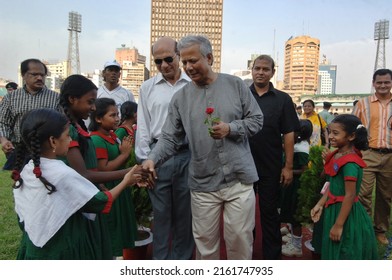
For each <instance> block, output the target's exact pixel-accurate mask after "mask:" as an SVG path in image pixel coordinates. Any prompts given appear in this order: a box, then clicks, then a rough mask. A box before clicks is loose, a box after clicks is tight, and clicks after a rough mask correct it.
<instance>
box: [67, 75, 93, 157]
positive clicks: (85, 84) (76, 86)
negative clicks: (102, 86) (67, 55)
mask: <svg viewBox="0 0 392 280" xmlns="http://www.w3.org/2000/svg"><path fill="white" fill-rule="evenodd" d="M94 89H95V90H97V89H98V88H97V86H96V85H95V84H94V83H93V82H92V81H90V80H89V79H87V78H86V77H84V76H82V75H71V76H69V77H68V78H66V79H65V81H64V82H63V84H62V86H61V89H60V105H61V107H62V108H63V110H64V114H65V115H66V116H67V117H68V120H69V121H70V123H71V125H73V126H74V127H75V128H76V124H75V123H74V122H73V120H72V118H71V114H70V112H69V106H70V103H69V98H70V97H76V98H81V97H82V96H83V95H85V94H86V93H88V92H89V91H91V90H94ZM77 124H79V125H80V126H81V127H82V128H83V129H84V130H86V131H87V127H86V125H85V123H84V121H83V120H82V119H80V120H77ZM78 143H79V148H80V153H81V154H82V156H83V157H85V156H86V154H85V153H86V151H87V149H88V142H87V139H86V138H85V137H84V136H83V135H81V134H79V137H78Z"/></svg>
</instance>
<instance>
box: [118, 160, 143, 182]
mask: <svg viewBox="0 0 392 280" xmlns="http://www.w3.org/2000/svg"><path fill="white" fill-rule="evenodd" d="M142 178H143V177H142V168H141V166H140V165H135V166H134V167H132V169H131V170H130V171H128V173H127V174H125V176H124V179H123V181H125V182H126V184H127V185H129V186H132V185H135V184H136V183H137V182H138V181H140V180H141V179H142Z"/></svg>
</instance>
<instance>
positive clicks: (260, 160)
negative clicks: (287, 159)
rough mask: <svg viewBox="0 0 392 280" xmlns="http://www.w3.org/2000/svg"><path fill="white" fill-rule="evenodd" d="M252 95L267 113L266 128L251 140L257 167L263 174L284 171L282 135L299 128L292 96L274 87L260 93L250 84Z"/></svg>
mask: <svg viewBox="0 0 392 280" xmlns="http://www.w3.org/2000/svg"><path fill="white" fill-rule="evenodd" d="M250 90H251V92H252V94H253V97H254V98H255V99H256V101H257V103H258V104H259V106H260V108H261V111H262V112H263V115H264V124H263V129H262V130H261V131H259V132H258V133H257V134H256V135H254V136H253V137H251V138H250V140H249V143H250V147H251V150H252V155H253V158H254V159H255V163H256V167H257V170H258V172H259V175H260V172H261V173H263V174H270V175H272V174H271V173H270V172H275V173H277V172H278V173H279V174H280V173H281V168H282V165H283V161H282V156H283V148H282V134H287V133H290V132H294V131H296V130H297V129H299V121H298V117H297V113H296V111H295V109H294V106H293V100H292V99H291V97H290V96H289V95H288V94H287V93H285V92H283V91H280V90H277V89H275V88H274V86H273V85H272V83H270V87H269V90H268V92H266V93H265V94H263V95H262V96H259V95H258V94H257V91H256V88H255V86H254V84H252V85H251V86H250Z"/></svg>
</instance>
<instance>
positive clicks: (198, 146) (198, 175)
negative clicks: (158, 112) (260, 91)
mask: <svg viewBox="0 0 392 280" xmlns="http://www.w3.org/2000/svg"><path fill="white" fill-rule="evenodd" d="M178 49H179V51H180V56H181V61H182V65H183V69H184V71H185V72H186V73H187V74H188V76H189V77H190V78H191V79H192V82H191V83H188V84H187V85H185V86H184V87H182V88H181V89H180V90H179V91H178V92H177V93H176V94H175V95H174V96H173V98H172V100H171V102H170V104H169V113H168V116H167V119H166V121H165V123H164V125H163V127H162V133H161V137H160V139H159V141H158V143H157V145H156V146H155V148H154V149H153V150H152V152H151V153H150V154H149V156H148V159H147V160H146V161H144V162H143V168H144V169H149V170H151V171H152V172H153V170H154V168H155V167H158V170H159V168H160V165H161V164H162V162H165V160H166V159H167V158H168V157H170V156H171V155H175V154H176V153H177V150H178V149H179V147H180V145H181V144H180V143H181V141H183V140H184V139H186V138H187V139H188V140H189V149H190V151H191V154H192V156H191V161H190V164H189V180H188V184H189V188H190V190H191V206H192V223H193V235H194V238H195V243H196V247H197V250H196V259H201V260H207V259H219V258H220V250H219V247H220V239H221V238H223V237H221V235H220V224H221V218H223V224H224V226H223V227H224V239H225V242H226V252H227V258H228V259H231V260H240V259H242V260H244V259H246V260H250V259H252V250H253V233H252V231H253V228H254V225H255V193H254V191H253V183H254V182H255V181H257V180H258V176H257V171H256V167H255V164H254V161H253V158H252V154H251V152H250V147H249V142H248V139H249V137H251V136H253V135H254V134H256V133H257V132H258V131H259V130H260V129H261V128H262V125H263V114H262V112H261V110H260V107H259V106H258V105H257V102H256V100H255V99H254V98H253V96H252V94H251V92H250V90H249V88H248V87H247V86H246V84H245V83H244V82H243V81H242V80H241V79H240V78H238V77H234V76H231V75H228V74H222V73H216V72H214V71H213V70H212V64H213V61H214V57H213V54H212V47H211V43H210V41H209V40H208V39H207V38H206V37H204V36H187V37H184V38H182V39H181V40H180V41H179V43H178ZM211 120H213V121H211ZM211 122H212V126H210V125H209V124H210V123H211Z"/></svg>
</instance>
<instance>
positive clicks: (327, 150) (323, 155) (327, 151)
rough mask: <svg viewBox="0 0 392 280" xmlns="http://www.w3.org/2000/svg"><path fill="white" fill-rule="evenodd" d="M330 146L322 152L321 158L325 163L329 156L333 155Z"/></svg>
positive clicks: (326, 146) (325, 147)
mask: <svg viewBox="0 0 392 280" xmlns="http://www.w3.org/2000/svg"><path fill="white" fill-rule="evenodd" d="M328 146H329V144H325V146H324V149H323V150H322V152H321V157H322V158H323V161H325V159H326V157H327V156H328V154H329V153H331V150H330V149H329V147H328Z"/></svg>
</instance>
